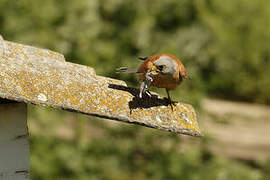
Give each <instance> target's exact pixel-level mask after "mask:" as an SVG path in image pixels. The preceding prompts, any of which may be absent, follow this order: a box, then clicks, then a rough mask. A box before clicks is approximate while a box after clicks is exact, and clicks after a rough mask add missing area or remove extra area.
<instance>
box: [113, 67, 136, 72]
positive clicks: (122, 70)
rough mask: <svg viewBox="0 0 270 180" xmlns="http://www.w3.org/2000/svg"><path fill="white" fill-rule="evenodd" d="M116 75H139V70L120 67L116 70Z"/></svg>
mask: <svg viewBox="0 0 270 180" xmlns="http://www.w3.org/2000/svg"><path fill="white" fill-rule="evenodd" d="M116 73H138V70H137V69H135V68H128V67H120V68H117V69H116Z"/></svg>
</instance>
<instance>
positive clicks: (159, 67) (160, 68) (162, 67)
mask: <svg viewBox="0 0 270 180" xmlns="http://www.w3.org/2000/svg"><path fill="white" fill-rule="evenodd" d="M164 67H165V66H164V65H160V66H157V68H158V70H160V71H162V70H163V69H164Z"/></svg>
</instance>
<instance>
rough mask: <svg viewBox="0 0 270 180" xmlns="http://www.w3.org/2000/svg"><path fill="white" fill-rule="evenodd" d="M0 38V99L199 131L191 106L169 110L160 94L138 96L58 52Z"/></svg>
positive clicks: (179, 105) (184, 131) (180, 130)
mask: <svg viewBox="0 0 270 180" xmlns="http://www.w3.org/2000/svg"><path fill="white" fill-rule="evenodd" d="M2 42H4V43H5V45H4V46H1V40H0V53H1V52H2V56H0V57H1V59H0V72H1V73H0V90H1V91H0V97H1V98H6V99H10V100H15V101H20V102H25V103H33V104H37V105H47V106H50V107H54V108H60V109H66V110H72V111H77V112H81V113H84V114H89V115H94V116H98V117H103V118H107V119H113V120H118V121H123V122H128V123H135V124H140V125H143V126H147V127H152V128H156V129H161V130H167V131H171V132H176V133H182V134H188V135H193V136H199V135H200V130H199V126H198V122H197V116H196V113H195V111H194V109H193V107H192V106H191V105H187V104H183V103H176V104H175V107H174V110H173V111H172V109H171V107H170V105H169V104H168V102H167V101H166V100H165V99H162V98H160V97H159V96H158V95H156V94H153V96H152V97H147V98H139V90H138V89H135V88H131V87H127V85H126V83H125V82H123V81H120V80H116V79H112V78H107V77H102V76H98V75H96V73H95V71H94V69H93V68H91V67H87V66H83V65H79V64H74V63H69V62H66V61H65V60H64V57H63V55H61V54H59V53H55V52H52V51H49V50H45V49H39V48H36V47H31V46H26V45H22V44H17V43H13V42H7V41H2ZM1 47H2V48H1ZM1 49H2V50H1ZM0 55H1V54H0Z"/></svg>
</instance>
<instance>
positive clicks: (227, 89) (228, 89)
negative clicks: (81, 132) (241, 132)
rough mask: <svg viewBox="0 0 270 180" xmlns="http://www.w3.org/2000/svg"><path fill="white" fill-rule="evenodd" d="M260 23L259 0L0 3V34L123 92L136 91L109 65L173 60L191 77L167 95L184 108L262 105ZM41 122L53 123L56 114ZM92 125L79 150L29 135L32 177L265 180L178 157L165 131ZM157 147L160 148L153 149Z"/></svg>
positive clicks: (267, 37) (265, 48) (266, 4)
mask: <svg viewBox="0 0 270 180" xmlns="http://www.w3.org/2000/svg"><path fill="white" fill-rule="evenodd" d="M269 27H270V1H268V0H257V1H250V0H238V1H234V0H227V1H221V0H195V1H191V0H168V1H154V0H137V1H134V0H76V1H72V0H46V1H41V0H19V1H18V0H17V1H16V0H0V33H1V34H2V36H3V37H4V38H5V39H6V40H10V41H16V42H20V43H24V44H30V45H34V46H40V47H43V48H48V49H52V50H55V51H58V52H61V53H63V54H64V55H65V57H66V59H67V60H69V61H72V62H76V63H81V64H85V65H89V66H92V67H94V68H95V69H96V71H97V73H98V74H100V75H105V76H110V77H114V78H118V79H123V80H126V81H127V82H128V83H129V85H131V86H137V80H136V78H135V77H134V76H132V75H130V76H129V75H118V74H115V73H114V69H115V68H117V67H119V66H129V67H137V66H138V63H139V61H138V60H136V58H137V57H138V56H148V55H152V54H155V53H171V54H174V55H175V56H177V57H179V58H180V59H181V60H182V61H183V63H184V64H185V66H186V67H187V70H188V73H189V75H190V76H191V80H190V81H186V82H184V83H183V85H181V87H180V88H178V89H177V90H176V91H174V92H173V96H174V98H175V99H178V100H181V101H184V102H187V103H192V104H193V105H198V104H199V102H200V98H201V97H202V96H211V97H220V98H224V99H232V100H241V101H250V102H259V103H266V104H270V93H269V92H270V81H269V77H270V71H269V69H270V33H269V30H268V29H269ZM162 93H163V94H164V95H165V93H164V92H163V91H162V92H161V94H162ZM36 113H40V112H39V111H38V110H37V109H36V108H32V111H30V112H29V114H30V115H29V116H30V118H32V119H34V118H35V121H37V122H42V120H41V119H42V118H41V115H40V114H38V115H35V114H36ZM42 117H45V118H47V117H49V116H48V114H47V113H44V114H43V115H42ZM56 117H57V118H56ZM51 118H52V119H55V121H56V120H57V121H58V120H59V121H60V119H63V118H64V115H59V116H57V115H55V113H52V117H51ZM95 122H96V121H95V120H92V121H89V123H90V124H92V125H91V126H93V127H95V128H100V129H103V131H104V133H103V135H102V136H100V137H95V138H94V139H92V140H91V141H89V142H88V141H87V142H85V145H84V146H83V147H79V148H78V147H77V146H75V144H76V143H75V144H74V142H72V141H70V140H62V139H58V138H55V137H50V136H49V137H47V136H44V135H42V134H40V133H38V132H37V133H33V137H32V140H31V141H32V153H33V156H32V176H33V179H59V178H62V179H66V178H70V179H73V178H76V179H88V178H91V179H179V178H182V177H185V179H223V178H224V177H226V178H227V179H248V178H249V179H260V178H262V177H264V175H266V174H267V173H268V177H269V168H268V171H267V170H263V171H258V170H256V169H252V168H250V167H248V166H246V165H245V164H241V163H240V164H239V163H237V162H234V161H230V160H227V159H222V158H220V157H215V156H212V155H211V153H208V151H207V150H205V148H204V145H202V147H201V148H200V149H197V150H194V149H190V150H189V151H187V152H181V153H180V152H178V148H177V147H178V146H181V142H180V141H179V138H177V137H176V136H175V135H169V134H166V133H159V132H156V131H155V132H153V131H152V130H149V129H141V128H137V127H129V126H128V127H127V126H124V125H123V126H124V127H123V126H122V125H119V126H117V127H114V128H111V127H106V125H105V124H103V123H101V125H98V127H96V123H95ZM41 125H42V126H44V125H51V126H52V125H54V123H52V124H46V123H45V122H43V123H41ZM41 125H40V126H41ZM44 131H45V132H46V130H44ZM45 134H46V133H45ZM156 139H158V141H157V140H156ZM163 141H164V142H166V143H168V145H165V146H164V147H163V146H160V144H162V143H158V142H163ZM208 155H209V156H210V157H208ZM205 156H207V157H208V158H206V159H207V160H205ZM202 164H203V165H202ZM201 166H203V167H201ZM266 167H267V166H266ZM226 178H225V179H226Z"/></svg>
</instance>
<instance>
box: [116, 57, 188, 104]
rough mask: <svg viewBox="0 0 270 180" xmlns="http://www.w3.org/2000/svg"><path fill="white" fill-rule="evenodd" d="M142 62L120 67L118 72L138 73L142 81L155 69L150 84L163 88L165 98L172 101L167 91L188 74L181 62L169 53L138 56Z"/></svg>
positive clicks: (176, 85)
mask: <svg viewBox="0 0 270 180" xmlns="http://www.w3.org/2000/svg"><path fill="white" fill-rule="evenodd" d="M139 59H140V60H142V61H143V62H142V63H141V65H140V66H139V68H135V69H132V68H127V67H121V68H118V69H117V72H118V73H138V74H139V80H140V82H143V81H144V80H145V78H146V77H147V75H148V73H149V72H152V71H155V72H156V75H155V76H154V77H153V79H151V84H150V85H151V86H155V87H157V88H165V89H166V93H167V99H168V100H169V102H170V104H171V103H172V102H173V101H172V99H171V97H170V93H169V91H171V90H174V89H175V88H176V87H178V86H179V85H180V84H181V83H182V81H183V79H188V78H189V77H188V75H187V72H186V69H185V67H184V65H183V63H182V62H181V61H180V60H179V59H178V58H177V57H175V56H173V55H171V54H155V55H152V56H148V57H139Z"/></svg>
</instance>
